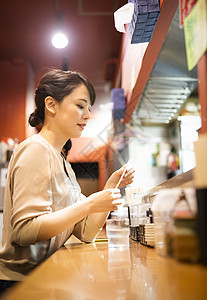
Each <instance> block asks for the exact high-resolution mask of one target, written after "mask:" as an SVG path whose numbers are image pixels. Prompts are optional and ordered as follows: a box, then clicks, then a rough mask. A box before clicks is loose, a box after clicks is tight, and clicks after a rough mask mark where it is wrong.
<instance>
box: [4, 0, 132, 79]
mask: <svg viewBox="0 0 207 300" xmlns="http://www.w3.org/2000/svg"><path fill="white" fill-rule="evenodd" d="M126 3H127V1H126V0H125V1H124V0H104V1H103V0H58V1H57V0H33V1H32V0H18V1H17V0H6V1H3V0H1V1H0V11H1V18H0V60H9V61H13V60H22V59H23V60H25V61H27V62H29V63H30V64H31V66H32V67H33V69H34V71H35V72H36V73H37V74H39V73H41V72H42V69H43V68H44V67H58V68H62V66H63V60H66V62H67V64H68V67H69V68H71V69H75V70H79V71H82V72H84V73H86V75H88V76H89V78H90V79H91V80H92V81H93V83H94V84H95V85H96V84H101V83H102V82H104V81H105V80H104V65H105V62H106V61H107V60H108V59H111V58H118V57H119V52H120V46H121V38H122V34H121V33H119V32H117V31H116V29H115V27H114V18H113V12H114V11H115V10H116V9H118V8H119V7H121V6H122V5H124V4H126ZM60 14H61V15H62V19H63V24H64V28H65V31H66V32H67V34H68V37H69V45H68V46H67V48H65V49H55V48H54V47H53V46H52V44H51V36H52V34H53V32H54V31H55V30H56V28H57V26H58V25H59V21H58V18H57V16H58V15H60Z"/></svg>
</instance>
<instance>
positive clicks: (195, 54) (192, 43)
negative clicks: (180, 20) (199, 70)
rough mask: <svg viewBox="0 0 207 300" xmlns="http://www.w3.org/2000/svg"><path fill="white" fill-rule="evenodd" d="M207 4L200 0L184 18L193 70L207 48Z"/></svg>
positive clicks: (188, 59) (189, 57)
mask: <svg viewBox="0 0 207 300" xmlns="http://www.w3.org/2000/svg"><path fill="white" fill-rule="evenodd" d="M206 9H207V4H206V0H198V1H197V3H196V4H195V6H194V7H193V9H192V11H191V12H190V14H189V15H188V16H187V18H185V20H184V34H185V46H186V55H187V64H188V70H189V71H190V70H192V69H193V68H194V67H195V66H196V64H197V63H198V61H199V59H200V58H201V56H202V55H203V54H204V53H205V51H206V49H207V12H206Z"/></svg>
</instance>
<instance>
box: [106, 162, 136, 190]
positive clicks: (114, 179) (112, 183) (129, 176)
mask: <svg viewBox="0 0 207 300" xmlns="http://www.w3.org/2000/svg"><path fill="white" fill-rule="evenodd" d="M125 169H126V171H125ZM124 171H125V174H124V177H123V178H122V180H121V182H120V184H119V186H118V188H119V189H121V188H122V187H124V186H126V185H128V184H130V183H132V182H133V178H134V172H135V170H134V169H133V168H132V167H131V166H129V165H127V164H126V165H124V166H123V167H121V168H120V169H119V170H117V171H115V172H114V173H113V174H112V175H111V176H110V177H109V179H108V181H107V183H106V185H105V188H104V189H109V188H115V187H116V185H117V183H118V182H119V179H120V178H121V176H122V173H123V172H124Z"/></svg>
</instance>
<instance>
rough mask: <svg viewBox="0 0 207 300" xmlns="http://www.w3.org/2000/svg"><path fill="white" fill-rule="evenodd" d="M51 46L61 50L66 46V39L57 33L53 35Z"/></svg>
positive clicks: (62, 34)
mask: <svg viewBox="0 0 207 300" xmlns="http://www.w3.org/2000/svg"><path fill="white" fill-rule="evenodd" d="M52 44H53V46H54V47H55V48H58V49H63V48H65V47H66V46H67V45H68V39H67V37H66V35H65V34H64V33H61V32H58V33H56V34H54V36H53V38H52Z"/></svg>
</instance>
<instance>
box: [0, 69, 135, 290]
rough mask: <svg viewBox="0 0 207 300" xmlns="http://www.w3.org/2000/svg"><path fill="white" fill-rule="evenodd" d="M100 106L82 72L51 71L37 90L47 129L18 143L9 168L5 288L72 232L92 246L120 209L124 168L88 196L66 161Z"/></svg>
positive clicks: (40, 118)
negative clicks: (111, 213) (73, 141)
mask: <svg viewBox="0 0 207 300" xmlns="http://www.w3.org/2000/svg"><path fill="white" fill-rule="evenodd" d="M94 101H95V91H94V88H93V86H92V84H91V83H90V82H89V80H88V79H87V78H86V77H85V76H84V75H82V74H80V73H77V72H72V71H67V72H65V71H61V70H52V71H49V72H48V73H47V74H45V75H44V76H43V77H42V79H41V81H40V83H39V86H38V88H37V89H36V93H35V104H36V110H35V112H34V113H32V114H31V115H30V118H29V123H30V125H31V126H33V127H38V128H39V129H40V132H39V133H38V134H35V135H33V136H32V137H30V138H28V139H26V140H25V141H23V142H22V143H21V144H20V145H19V146H18V148H17V149H16V151H15V152H14V154H13V156H12V158H11V161H10V164H9V169H8V177H7V186H6V190H5V200H4V227H3V238H2V245H1V248H0V279H1V281H0V284H1V286H2V289H4V287H5V286H6V287H7V286H10V285H11V284H12V283H14V282H16V281H20V280H22V279H23V278H24V276H25V275H26V274H27V273H28V272H29V271H31V270H32V269H33V268H34V267H35V266H37V265H38V264H40V263H41V262H42V261H43V260H44V259H45V258H46V257H48V256H49V255H50V254H52V253H53V252H54V251H56V250H57V249H59V248H60V247H61V246H62V245H63V244H64V243H65V241H66V240H67V239H68V238H69V237H70V236H71V234H74V235H75V236H76V237H78V238H79V239H81V240H82V241H85V242H91V241H93V240H94V238H95V237H96V235H97V234H98V233H99V231H100V229H101V228H102V226H103V225H104V222H105V220H106V218H107V216H108V212H109V211H113V210H116V209H117V205H119V204H121V203H120V200H119V199H120V197H121V195H120V191H119V189H115V187H116V184H117V183H118V181H119V179H120V177H121V174H122V172H123V170H124V169H123V168H121V169H119V170H118V171H116V172H114V173H113V174H112V175H111V177H110V178H109V179H108V181H107V183H106V185H105V187H104V190H103V191H100V192H98V193H94V194H92V195H91V196H89V197H87V198H86V197H85V196H83V195H82V194H81V190H80V187H79V185H78V183H77V181H76V178H75V175H74V172H73V170H72V169H71V166H70V164H69V163H68V162H67V160H66V156H67V152H68V150H69V149H70V146H71V142H70V138H78V137H80V136H81V133H82V131H83V130H84V128H85V126H86V124H87V122H88V120H89V119H90V111H91V106H92V105H93V104H94ZM133 172H134V171H133V170H132V169H130V170H127V171H126V175H125V176H124V178H123V180H122V182H121V183H120V185H119V187H118V188H121V187H123V186H125V185H127V184H129V183H131V182H132V180H133Z"/></svg>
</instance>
